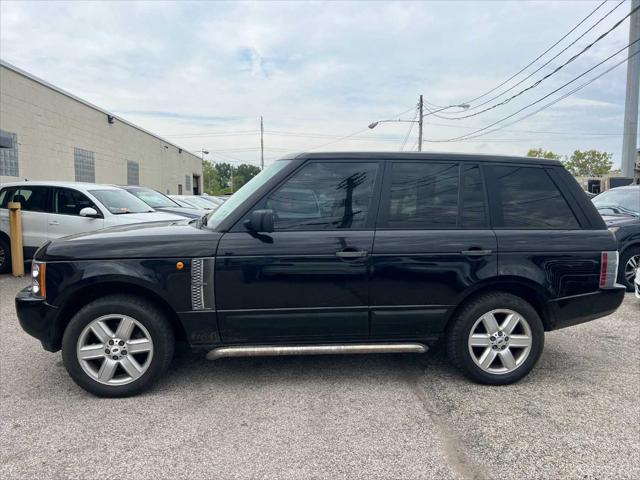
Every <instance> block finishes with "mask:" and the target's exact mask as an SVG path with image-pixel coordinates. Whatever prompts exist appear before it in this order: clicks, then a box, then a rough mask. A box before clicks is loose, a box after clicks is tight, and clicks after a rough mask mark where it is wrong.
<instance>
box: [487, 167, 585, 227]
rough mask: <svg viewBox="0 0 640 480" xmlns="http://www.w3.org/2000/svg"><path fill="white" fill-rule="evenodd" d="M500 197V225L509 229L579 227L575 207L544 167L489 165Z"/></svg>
mask: <svg viewBox="0 0 640 480" xmlns="http://www.w3.org/2000/svg"><path fill="white" fill-rule="evenodd" d="M489 171H490V175H491V177H492V178H493V182H495V188H494V192H493V194H494V195H495V196H496V198H497V200H498V206H499V207H500V210H501V212H500V210H499V211H498V212H497V213H498V217H500V216H501V217H502V218H498V220H497V226H502V227H505V228H537V229H555V228H568V229H574V228H578V227H579V225H578V222H577V220H576V217H575V216H574V215H573V212H572V211H571V208H569V205H568V204H567V202H566V200H565V199H564V197H563V196H562V194H561V193H560V190H558V187H556V185H555V183H553V181H552V180H551V177H550V176H549V175H548V174H547V172H546V171H545V170H544V169H542V168H534V167H506V166H505V167H499V166H493V167H489Z"/></svg>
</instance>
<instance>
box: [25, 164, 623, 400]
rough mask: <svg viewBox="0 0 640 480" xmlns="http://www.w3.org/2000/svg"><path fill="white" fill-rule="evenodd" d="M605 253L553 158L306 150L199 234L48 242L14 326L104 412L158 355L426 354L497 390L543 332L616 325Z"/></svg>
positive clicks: (168, 228) (600, 232)
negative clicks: (178, 347)
mask: <svg viewBox="0 0 640 480" xmlns="http://www.w3.org/2000/svg"><path fill="white" fill-rule="evenodd" d="M616 248H617V243H616V240H615V237H614V235H613V234H612V233H611V232H610V231H609V230H608V229H607V227H606V225H605V223H604V221H603V220H602V217H601V216H600V215H599V214H598V212H597V210H596V208H595V207H594V206H593V204H592V203H591V202H590V201H589V200H588V199H587V197H586V196H585V195H584V194H582V192H581V190H580V187H579V185H578V183H577V182H576V181H575V180H574V179H573V178H572V177H571V175H570V174H569V172H567V171H566V170H565V169H564V168H563V167H562V164H561V163H560V162H558V161H552V160H545V159H538V158H513V157H497V156H478V155H452V154H444V153H438V154H426V153H420V154H418V153H406V152H405V153H395V154H394V153H382V152H376V153H357V152H352V153H325V154H322V153H308V154H301V155H297V156H291V157H287V158H284V159H281V160H279V161H275V162H273V163H272V164H271V165H269V166H268V167H266V168H265V169H264V170H262V171H261V172H260V173H259V174H258V175H257V176H255V177H254V178H253V179H252V180H251V181H249V182H248V183H247V184H245V185H244V186H243V187H242V188H241V189H239V190H238V191H237V192H236V193H235V194H234V195H233V197H231V198H230V199H229V200H228V201H227V202H225V203H224V204H223V205H222V206H221V207H220V208H219V209H217V210H216V211H214V212H213V213H211V214H210V215H208V216H206V217H204V218H203V219H201V220H192V221H190V222H187V221H183V222H176V223H173V224H172V223H171V222H166V223H163V222H160V223H157V224H150V225H144V226H141V225H138V226H130V227H122V228H117V229H108V230H102V231H99V232H94V233H89V234H85V235H76V236H73V237H69V238H66V239H59V240H55V241H53V242H51V243H49V244H47V245H46V246H45V247H44V248H42V249H40V250H38V252H37V254H36V257H35V262H34V264H33V271H32V274H31V276H32V278H33V284H32V286H31V287H29V288H27V289H25V290H23V291H21V292H20V293H19V294H18V296H17V297H16V309H17V312H18V318H19V320H20V324H21V325H22V328H23V329H24V330H25V331H26V332H27V333H29V334H31V335H33V336H34V337H36V338H38V339H39V340H40V341H41V342H42V345H43V347H44V348H45V349H46V350H49V351H57V350H60V349H62V359H63V362H64V365H65V367H66V369H67V371H68V372H69V374H70V375H71V377H72V378H73V379H74V381H75V382H77V384H78V385H80V386H81V387H82V388H84V389H86V390H88V391H90V392H92V393H94V394H97V395H102V396H108V397H118V396H126V395H133V394H135V393H138V392H140V391H142V390H144V389H146V388H148V387H150V386H151V385H152V384H153V382H155V381H156V380H157V379H158V378H160V377H161V376H162V375H163V373H164V372H165V371H166V370H167V368H168V367H169V364H170V363H171V359H172V356H173V352H174V345H175V343H176V341H182V342H185V343H186V344H188V345H189V346H190V347H191V348H192V349H193V350H195V351H201V352H207V358H209V359H212V360H213V359H216V358H220V357H226V356H252V355H258V356H264V355H283V354H284V355H292V354H304V353H308V354H327V353H329V354H336V353H385V352H413V353H422V352H425V351H426V350H427V349H428V348H429V347H430V346H432V345H435V344H438V343H439V342H444V344H445V345H446V350H447V353H448V355H449V358H450V360H451V362H452V363H453V364H454V365H455V366H457V367H458V368H459V369H460V370H461V371H462V372H464V374H465V375H467V376H468V377H469V378H471V379H472V380H474V381H476V382H480V383H485V384H499V385H504V384H509V383H513V382H516V381H518V380H519V379H521V378H522V377H524V376H525V375H527V373H529V371H530V370H531V369H532V368H533V367H534V365H535V364H536V362H537V361H538V359H539V358H540V355H541V354H542V350H543V346H544V340H545V333H544V332H545V331H550V330H555V329H559V328H564V327H568V326H572V325H576V324H579V323H582V322H587V321H590V320H593V319H596V318H599V317H602V316H604V315H608V314H610V313H612V312H613V311H615V309H616V308H618V306H619V305H620V303H621V302H622V300H623V298H624V294H625V290H624V288H623V287H622V286H621V285H619V284H617V283H616V271H617V260H618V252H617V251H616ZM555 368H558V369H562V368H564V365H563V364H559V365H557V367H555ZM549 373H552V372H548V374H549Z"/></svg>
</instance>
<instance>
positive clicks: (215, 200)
mask: <svg viewBox="0 0 640 480" xmlns="http://www.w3.org/2000/svg"><path fill="white" fill-rule="evenodd" d="M200 198H201V199H203V200H206V201H208V202H211V203H213V204H214V205H216V206H218V207H219V206H220V205H222V204H223V203H224V202H225V201H226V200H227V199H226V198H223V197H218V196H215V195H201V196H200Z"/></svg>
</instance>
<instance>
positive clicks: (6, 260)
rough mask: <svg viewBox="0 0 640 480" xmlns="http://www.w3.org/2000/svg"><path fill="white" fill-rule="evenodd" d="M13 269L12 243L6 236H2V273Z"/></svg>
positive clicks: (0, 270) (0, 241) (0, 257)
mask: <svg viewBox="0 0 640 480" xmlns="http://www.w3.org/2000/svg"><path fill="white" fill-rule="evenodd" d="M10 271H11V245H10V244H9V242H8V241H7V240H6V239H5V238H4V237H0V273H9V272H10Z"/></svg>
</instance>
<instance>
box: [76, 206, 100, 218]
mask: <svg viewBox="0 0 640 480" xmlns="http://www.w3.org/2000/svg"><path fill="white" fill-rule="evenodd" d="M80 216H81V217H88V218H100V214H99V213H98V212H97V211H96V209H95V208H93V207H84V208H83V209H82V210H80Z"/></svg>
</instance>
